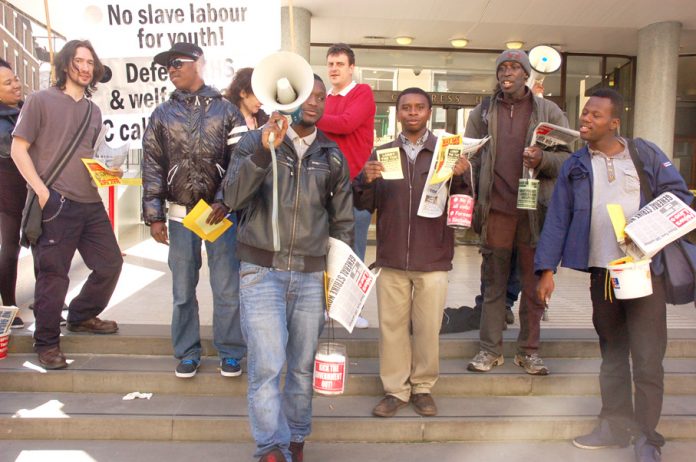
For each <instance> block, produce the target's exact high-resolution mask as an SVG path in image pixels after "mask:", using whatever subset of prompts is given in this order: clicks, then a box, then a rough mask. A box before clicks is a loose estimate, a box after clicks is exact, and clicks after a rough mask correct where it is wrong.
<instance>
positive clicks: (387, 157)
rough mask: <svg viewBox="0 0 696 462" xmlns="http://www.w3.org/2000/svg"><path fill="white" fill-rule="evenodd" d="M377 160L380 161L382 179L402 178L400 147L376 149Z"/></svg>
mask: <svg viewBox="0 0 696 462" xmlns="http://www.w3.org/2000/svg"><path fill="white" fill-rule="evenodd" d="M376 154H377V160H378V161H379V162H381V163H382V166H383V167H384V170H383V171H382V179H384V180H403V178H404V171H403V170H402V168H401V149H399V148H388V149H378V150H377V152H376Z"/></svg>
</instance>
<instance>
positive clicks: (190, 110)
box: [143, 42, 247, 378]
mask: <svg viewBox="0 0 696 462" xmlns="http://www.w3.org/2000/svg"><path fill="white" fill-rule="evenodd" d="M154 61H155V63H157V64H159V65H161V66H165V67H166V68H167V71H168V73H169V78H170V79H171V81H172V83H173V84H174V86H175V87H176V91H174V93H172V95H171V98H170V99H169V100H168V101H166V102H164V103H162V104H160V105H159V106H157V108H156V109H155V111H154V112H153V113H152V117H151V119H150V124H149V125H148V127H147V129H146V130H145V134H144V136H143V216H144V218H145V223H146V224H148V225H149V226H150V234H151V235H152V237H153V238H154V239H155V241H157V242H159V243H161V244H165V245H169V268H170V269H171V271H172V284H173V313H172V343H173V346H174V355H175V356H176V358H177V359H179V361H180V362H179V364H178V366H177V367H176V371H175V374H176V376H177V377H181V378H190V377H193V376H194V375H196V371H197V370H198V367H199V365H200V361H201V338H200V326H199V318H198V301H197V299H196V285H197V284H198V278H199V270H200V268H201V264H202V263H201V239H200V238H199V237H198V236H197V235H196V234H195V233H193V232H192V231H190V230H188V229H186V228H185V227H184V226H183V224H182V220H183V218H184V217H185V216H186V214H188V213H189V212H190V211H191V209H192V208H193V207H194V206H195V205H196V204H197V203H198V201H199V200H201V199H202V200H204V201H206V202H207V203H208V204H210V206H211V207H212V213H211V214H210V215H209V217H208V218H207V220H206V222H207V223H208V224H211V225H214V224H217V223H219V222H221V221H222V220H223V219H224V218H225V217H226V216H229V214H230V212H231V211H230V210H228V208H227V207H226V206H225V205H224V203H223V202H222V189H221V182H222V178H223V176H224V175H225V168H226V167H227V165H228V164H229V161H230V155H231V154H232V150H233V149H234V147H235V144H236V143H237V141H239V139H240V138H241V136H242V134H243V133H244V132H245V131H246V130H247V129H246V124H245V123H244V117H242V115H241V113H240V112H239V110H237V109H236V108H235V107H234V106H233V105H232V104H231V103H230V102H229V101H227V100H226V99H224V98H222V95H221V94H220V92H218V91H217V90H216V89H214V88H212V87H209V86H207V85H206V84H205V82H204V81H203V77H202V75H203V66H204V62H205V59H204V56H203V50H202V49H201V48H200V47H198V46H197V45H194V44H191V43H185V42H179V43H175V44H174V45H173V46H172V48H171V49H170V50H168V51H164V52H162V53H159V54H158V55H157V56H155V58H154ZM165 202H166V203H167V205H168V211H167V212H166V213H165ZM167 218H168V223H167V221H166V220H167ZM230 219H232V221H233V222H235V223H236V216H235V215H234V213H232V216H231V217H230ZM236 242H237V237H236V226H234V227H232V228H230V229H228V230H227V231H226V232H225V233H224V234H223V235H222V236H220V237H219V238H218V239H217V240H215V241H214V242H208V241H206V242H205V246H206V252H207V255H208V268H209V270H210V286H211V288H212V292H213V345H214V346H215V348H216V349H217V351H218V354H219V356H220V373H221V374H222V375H223V376H225V377H236V376H239V375H240V374H241V373H242V370H241V367H240V365H239V361H240V360H241V359H242V357H243V356H244V354H245V353H246V347H245V344H244V340H243V338H242V331H241V326H240V319H239V261H238V260H237V259H236V257H235V248H236Z"/></svg>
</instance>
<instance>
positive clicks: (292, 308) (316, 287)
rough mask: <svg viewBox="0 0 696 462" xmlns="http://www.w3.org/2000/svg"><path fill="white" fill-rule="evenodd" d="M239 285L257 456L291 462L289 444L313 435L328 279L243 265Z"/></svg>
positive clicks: (314, 275) (321, 273) (318, 275)
mask: <svg viewBox="0 0 696 462" xmlns="http://www.w3.org/2000/svg"><path fill="white" fill-rule="evenodd" d="M239 280H240V288H241V290H240V294H241V301H242V331H243V332H244V338H245V339H246V341H247V345H248V348H249V350H248V353H247V368H248V378H249V388H248V392H247V397H248V400H249V423H250V425H251V432H252V434H253V436H254V440H256V453H255V454H254V456H255V457H260V456H262V455H263V454H266V453H267V452H269V451H271V450H272V449H273V448H278V449H280V450H281V451H282V452H283V454H285V458H286V459H287V460H291V459H292V456H291V455H290V451H289V446H290V442H291V441H294V442H302V441H304V439H305V437H306V436H307V435H309V434H310V433H311V430H312V374H313V371H314V355H315V354H316V351H317V344H318V343H319V335H320V334H321V331H322V329H323V327H324V275H323V272H316V273H301V272H298V271H279V270H276V269H274V268H266V267H262V266H258V265H254V264H251V263H247V262H242V264H241V269H240V271H239ZM286 361H287V373H286V378H285V388H284V390H283V391H282V392H281V390H280V376H281V373H282V371H283V366H284V364H285V362H286Z"/></svg>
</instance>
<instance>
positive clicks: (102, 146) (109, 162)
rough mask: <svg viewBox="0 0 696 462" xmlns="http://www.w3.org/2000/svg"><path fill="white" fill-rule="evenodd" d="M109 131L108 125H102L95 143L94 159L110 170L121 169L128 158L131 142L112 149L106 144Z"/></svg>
mask: <svg viewBox="0 0 696 462" xmlns="http://www.w3.org/2000/svg"><path fill="white" fill-rule="evenodd" d="M108 131H109V127H108V125H102V128H101V130H100V131H99V135H97V142H96V143H94V158H95V159H96V160H98V161H100V162H101V163H102V164H104V165H105V166H106V167H108V168H110V169H116V168H121V166H122V165H123V164H124V163H125V162H126V159H127V158H128V150H129V148H130V142H128V143H125V144H123V145H121V146H119V147H117V148H112V147H111V146H109V145H108V144H106V134H107V132H108Z"/></svg>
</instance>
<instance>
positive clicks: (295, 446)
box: [290, 441, 304, 462]
mask: <svg viewBox="0 0 696 462" xmlns="http://www.w3.org/2000/svg"><path fill="white" fill-rule="evenodd" d="M290 453H291V454H292V462H302V461H303V460H304V441H303V442H301V443H296V442H294V441H291V442H290Z"/></svg>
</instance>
